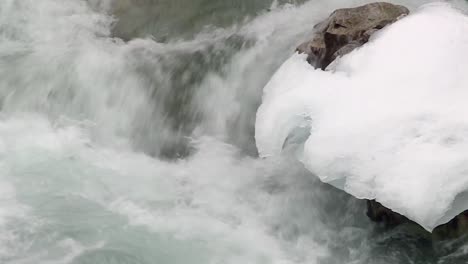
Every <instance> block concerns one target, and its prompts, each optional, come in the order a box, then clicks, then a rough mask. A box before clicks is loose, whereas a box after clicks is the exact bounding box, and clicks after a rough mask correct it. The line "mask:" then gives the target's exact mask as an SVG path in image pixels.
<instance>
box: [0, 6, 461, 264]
mask: <svg viewBox="0 0 468 264" xmlns="http://www.w3.org/2000/svg"><path fill="white" fill-rule="evenodd" d="M364 2H368V1H345V0H310V1H271V0H239V1H228V0H88V1H85V0H1V2H0V106H1V112H0V263H21V264H23V263H24V264H29V263H34V264H36V263H41V264H42V263H54V264H55V263H73V264H78V263H99V264H105V263H138V264H140V263H141V264H142V263H148V264H149V263H321V264H325V263H330V264H335V263H336V264H341V263H372V264H373V263H384V264H394V263H434V264H435V263H442V264H452V263H466V262H467V261H468V244H466V241H465V240H464V239H463V238H462V239H459V240H455V241H445V242H438V243H435V242H434V243H433V242H432V241H431V240H430V239H429V238H428V236H427V234H425V233H420V232H419V231H415V230H412V228H411V227H407V226H401V227H398V228H396V229H392V230H384V229H382V228H381V227H378V226H376V225H375V224H373V223H371V222H370V221H369V220H368V219H367V217H366V216H365V204H364V203H363V202H362V201H359V200H356V199H354V198H352V197H350V196H348V195H346V194H344V193H342V192H341V191H337V190H334V189H333V188H331V187H328V186H326V185H324V184H321V183H320V182H319V181H318V180H317V179H316V178H315V177H314V176H312V175H310V174H309V173H308V172H307V171H306V170H305V169H304V168H303V167H302V165H301V164H300V163H299V162H297V161H295V160H294V159H293V158H290V157H289V156H290V155H287V153H286V154H285V155H284V156H283V157H280V158H277V159H269V160H261V159H258V158H257V153H256V148H255V142H254V136H253V135H254V123H255V112H256V110H257V108H258V106H259V104H260V101H261V93H262V88H263V87H264V85H265V84H266V82H267V81H268V80H269V79H270V77H271V75H272V74H273V73H274V71H275V70H276V69H277V68H278V67H279V66H280V65H281V63H282V62H283V61H285V60H286V59H287V58H288V57H289V56H290V55H291V54H292V52H293V51H294V48H295V46H297V44H298V43H300V42H301V41H303V40H305V39H307V37H308V36H310V34H311V31H312V25H314V24H315V23H316V22H318V21H319V20H320V19H323V18H324V17H326V16H327V14H328V13H330V11H332V10H333V9H336V8H339V7H344V6H351V5H356V4H360V3H364ZM425 2H427V1H422V0H421V1H410V0H408V1H399V3H403V4H406V5H407V6H408V7H410V8H417V7H418V6H419V5H421V4H423V3H425ZM458 4H460V5H461V4H462V2H461V1H460V2H458Z"/></svg>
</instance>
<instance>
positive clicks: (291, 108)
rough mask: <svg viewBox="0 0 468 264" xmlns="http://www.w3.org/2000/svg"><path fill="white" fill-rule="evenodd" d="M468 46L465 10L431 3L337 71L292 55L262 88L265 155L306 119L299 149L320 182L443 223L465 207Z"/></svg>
mask: <svg viewBox="0 0 468 264" xmlns="http://www.w3.org/2000/svg"><path fill="white" fill-rule="evenodd" d="M467 45H468V18H467V17H466V16H465V15H463V14H462V13H461V12H459V11H457V10H455V9H454V8H452V7H450V6H449V5H448V4H442V3H437V4H430V5H426V6H424V7H422V8H421V9H419V10H418V11H417V12H415V13H414V14H412V15H410V16H408V17H406V18H404V19H402V20H400V21H399V22H397V23H395V24H393V25H392V26H390V27H387V28H386V29H384V30H383V31H382V32H380V33H379V34H378V35H377V36H376V37H375V39H373V40H372V41H371V42H370V43H368V44H367V45H365V46H364V47H362V48H360V49H358V50H356V51H354V52H352V53H351V54H349V55H348V56H345V57H344V58H342V59H341V60H340V61H338V62H337V63H336V64H334V66H333V67H334V69H333V71H327V72H324V71H320V70H314V69H313V68H312V67H310V66H309V65H307V62H306V61H305V57H304V56H303V55H297V54H296V55H294V56H292V57H291V58H290V59H289V60H288V61H287V62H285V63H284V65H283V66H282V67H281V68H280V69H279V70H278V72H277V73H276V74H275V76H274V77H273V78H272V79H271V81H270V82H269V84H268V85H267V86H266V87H265V89H264V97H263V104H262V106H261V107H260V109H259V111H258V113H257V123H256V140H257V147H258V149H259V152H260V154H261V156H263V157H267V156H272V155H276V154H278V153H279V152H281V149H282V147H283V144H284V142H285V140H286V138H287V137H288V136H290V134H291V133H294V130H295V129H296V128H297V127H301V126H302V127H307V126H310V127H311V129H310V136H309V137H308V139H307V141H306V142H305V144H304V151H303V154H301V157H300V158H301V160H302V161H303V163H304V164H305V166H306V167H307V168H308V169H309V170H310V171H312V172H313V173H314V174H316V175H317V176H318V177H320V179H321V180H322V181H324V182H329V183H332V184H333V185H335V186H337V187H339V188H342V189H344V190H345V191H347V192H349V193H350V194H352V195H354V196H356V197H358V198H367V199H377V200H378V201H379V202H381V203H383V204H384V205H385V206H387V207H389V208H391V209H393V210H395V211H397V212H399V213H402V214H404V215H406V216H407V217H409V218H410V219H412V220H414V221H416V222H418V223H419V224H421V225H422V226H423V227H424V228H426V229H428V230H432V229H433V228H435V227H436V226H437V225H440V224H442V223H445V222H447V221H448V220H450V219H451V218H453V217H454V216H455V215H456V214H458V213H460V212H461V211H464V210H465V209H468V205H467V204H468V201H466V200H465V201H464V202H457V203H453V202H454V199H455V197H456V196H457V195H458V194H460V193H461V192H463V191H465V190H467V189H468V165H467V164H468V154H467V153H468V152H467V151H468V141H467V135H468V134H467V132H468V118H467V116H468V106H467V104H466V98H468V76H467V75H466V69H467V68H468V51H467V50H466V47H467ZM460 197H461V196H460ZM452 204H456V205H457V206H460V208H452ZM463 205H465V206H463ZM449 210H450V211H449Z"/></svg>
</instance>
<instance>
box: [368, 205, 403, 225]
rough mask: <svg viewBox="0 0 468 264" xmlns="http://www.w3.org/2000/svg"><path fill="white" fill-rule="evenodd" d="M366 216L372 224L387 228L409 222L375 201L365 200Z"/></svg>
mask: <svg viewBox="0 0 468 264" xmlns="http://www.w3.org/2000/svg"><path fill="white" fill-rule="evenodd" d="M367 216H368V217H369V218H370V219H371V220H372V221H374V222H378V223H383V224H384V225H385V226H387V227H393V226H397V225H400V224H403V223H407V222H409V221H410V220H409V219H408V218H406V217H405V216H403V215H401V214H399V213H396V212H394V211H392V210H390V209H388V208H387V207H385V206H383V205H382V204H381V203H379V202H377V201H375V200H367Z"/></svg>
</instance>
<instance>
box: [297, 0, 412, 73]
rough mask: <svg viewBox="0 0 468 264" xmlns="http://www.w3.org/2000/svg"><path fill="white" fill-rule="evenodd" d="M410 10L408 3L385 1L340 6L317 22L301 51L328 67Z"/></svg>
mask: <svg viewBox="0 0 468 264" xmlns="http://www.w3.org/2000/svg"><path fill="white" fill-rule="evenodd" d="M407 14H409V10H408V9H407V8H406V7H404V6H400V5H393V4H390V3H384V2H380V3H371V4H367V5H364V6H359V7H355V8H345V9H338V10H336V11H334V12H333V13H332V14H331V15H330V17H328V19H326V20H325V21H323V22H321V23H319V24H317V25H315V27H314V28H315V29H316V34H315V36H314V37H313V39H312V40H310V41H307V42H305V43H303V44H301V45H300V46H299V47H298V48H297V51H298V52H299V53H306V54H307V55H308V57H307V61H308V62H309V63H310V64H311V65H312V66H314V67H315V68H321V69H323V70H325V69H326V68H327V66H328V65H330V63H331V62H333V61H334V60H335V59H336V58H338V57H340V56H343V55H345V54H347V53H349V52H351V51H352V50H354V49H356V48H358V47H360V46H362V45H363V44H365V43H366V42H367V41H369V38H370V36H372V34H374V33H375V32H377V31H378V30H380V29H382V28H384V27H385V26H387V25H389V24H391V23H393V22H395V21H397V20H398V19H400V18H401V17H404V16H406V15H407Z"/></svg>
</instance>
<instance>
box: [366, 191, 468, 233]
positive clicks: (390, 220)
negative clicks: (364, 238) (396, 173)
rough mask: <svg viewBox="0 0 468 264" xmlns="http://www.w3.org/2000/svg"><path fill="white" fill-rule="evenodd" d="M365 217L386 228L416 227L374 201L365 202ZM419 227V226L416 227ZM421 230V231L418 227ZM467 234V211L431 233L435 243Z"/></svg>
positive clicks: (406, 219)
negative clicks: (404, 225) (407, 224)
mask: <svg viewBox="0 0 468 264" xmlns="http://www.w3.org/2000/svg"><path fill="white" fill-rule="evenodd" d="M367 216H368V217H369V218H370V219H371V220H372V221H374V222H377V223H381V224H383V225H384V226H385V227H387V228H391V227H395V226H397V225H400V224H405V223H410V224H412V225H418V224H416V223H415V222H413V221H411V220H409V219H408V218H406V217H405V216H404V215H401V214H399V213H396V212H394V211H392V210H390V209H388V208H387V207H385V206H383V205H382V204H381V203H379V202H377V201H375V200H367ZM418 226H419V225H418ZM420 228H421V230H422V229H423V228H422V227H420ZM467 234H468V210H467V211H465V212H463V213H461V214H459V215H458V216H456V217H455V218H454V219H452V220H451V221H450V222H448V223H446V224H443V225H440V226H438V227H436V228H435V229H434V230H433V231H432V239H434V240H436V241H440V240H446V239H455V238H459V237H461V236H464V235H467Z"/></svg>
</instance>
